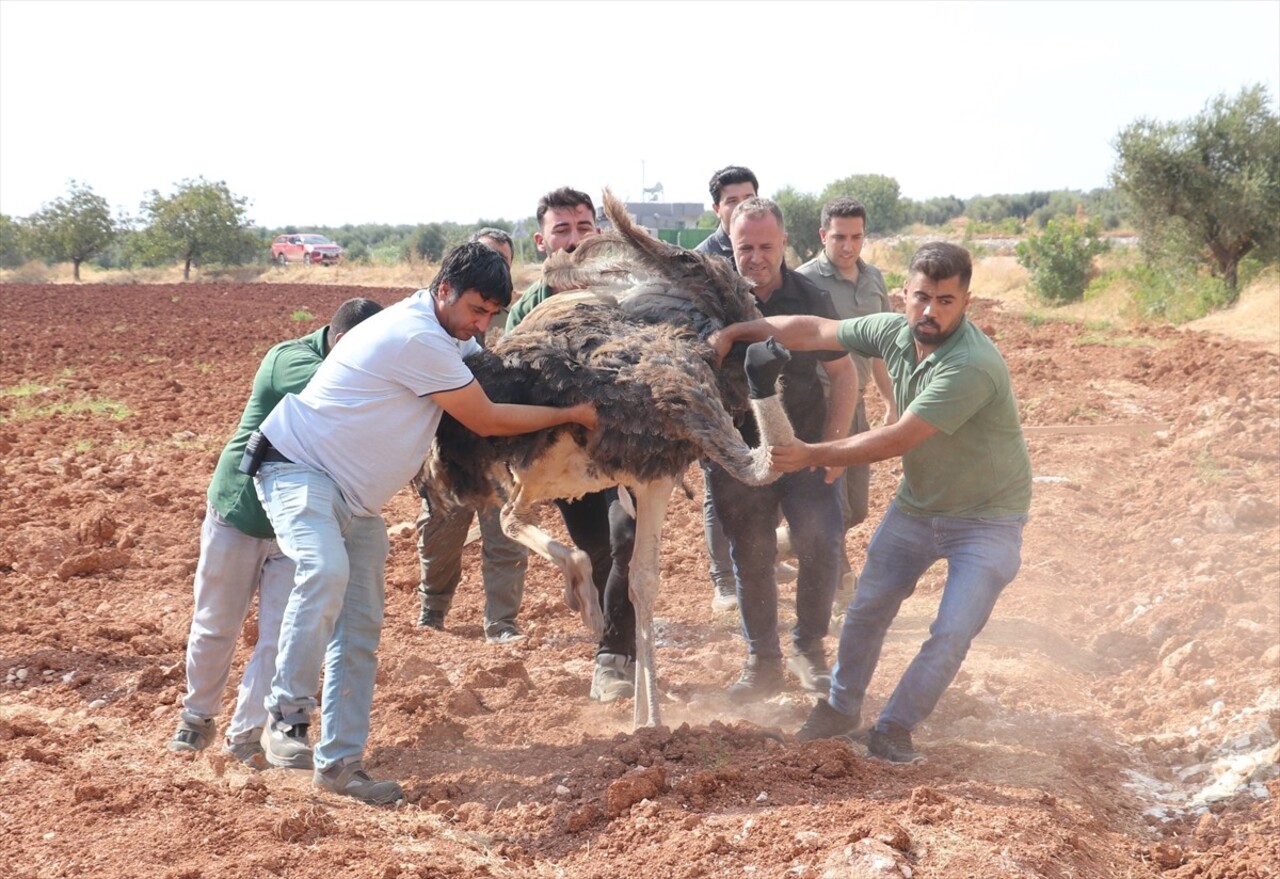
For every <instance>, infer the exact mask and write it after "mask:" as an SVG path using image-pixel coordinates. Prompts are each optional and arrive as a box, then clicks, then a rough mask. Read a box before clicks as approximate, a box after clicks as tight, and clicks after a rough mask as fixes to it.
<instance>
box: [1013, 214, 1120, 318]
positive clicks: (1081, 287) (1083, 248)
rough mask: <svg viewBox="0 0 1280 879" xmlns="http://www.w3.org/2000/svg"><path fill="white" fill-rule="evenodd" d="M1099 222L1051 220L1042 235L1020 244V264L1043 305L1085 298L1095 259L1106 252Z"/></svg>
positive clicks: (1060, 218) (1018, 251)
mask: <svg viewBox="0 0 1280 879" xmlns="http://www.w3.org/2000/svg"><path fill="white" fill-rule="evenodd" d="M1098 231H1099V230H1098V225H1097V224H1096V223H1086V224H1081V223H1079V222H1077V221H1076V220H1075V219H1074V218H1072V219H1067V218H1065V217H1057V218H1054V219H1052V220H1050V221H1049V222H1048V223H1047V224H1046V225H1045V228H1044V231H1043V232H1041V233H1040V234H1039V235H1035V236H1032V237H1030V238H1027V239H1025V240H1023V241H1020V242H1018V248H1017V253H1018V262H1019V263H1020V264H1021V265H1022V266H1024V267H1025V268H1027V269H1028V270H1029V271H1030V272H1031V289H1032V290H1033V291H1034V292H1035V293H1036V295H1037V296H1039V297H1040V299H1041V300H1042V301H1043V302H1046V303H1048V304H1050V305H1061V304H1063V303H1066V302H1076V301H1079V300H1080V299H1081V298H1083V297H1084V291H1085V288H1086V287H1087V286H1088V285H1089V274H1090V271H1091V270H1092V266H1093V258H1094V257H1095V256H1097V255H1098V254H1100V253H1103V252H1105V251H1106V250H1107V242H1106V241H1104V240H1102V239H1101V238H1099V237H1098Z"/></svg>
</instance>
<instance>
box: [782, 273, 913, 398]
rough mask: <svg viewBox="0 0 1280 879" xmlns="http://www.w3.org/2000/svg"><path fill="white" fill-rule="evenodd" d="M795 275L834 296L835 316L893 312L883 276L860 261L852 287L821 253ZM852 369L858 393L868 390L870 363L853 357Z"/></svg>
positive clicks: (863, 315)
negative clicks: (856, 279) (801, 276)
mask: <svg viewBox="0 0 1280 879" xmlns="http://www.w3.org/2000/svg"><path fill="white" fill-rule="evenodd" d="M796 271H797V272H798V273H799V274H801V275H804V276H805V277H806V278H808V279H809V280H810V281H813V283H815V284H817V285H818V286H819V287H821V288H822V289H823V290H826V291H827V293H828V294H829V295H830V296H831V302H832V304H833V305H835V307H836V314H838V315H840V316H841V317H843V318H850V317H865V316H866V315H868V314H879V313H880V312H882V311H893V306H891V305H890V304H889V292H888V290H886V289H885V286H884V276H883V275H881V274H880V270H879V269H878V268H876V267H875V266H873V265H869V264H867V263H866V262H863V260H862V258H861V257H859V258H858V282H857V283H856V284H852V283H850V282H849V280H848V279H847V278H845V276H844V275H842V274H840V271H839V269H837V268H836V267H835V265H833V264H832V262H831V260H829V259H827V253H826V251H825V250H824V251H822V252H821V253H819V254H818V255H817V256H815V257H814V258H813V259H811V260H809V261H808V262H807V263H805V264H804V265H802V266H800V268H798V269H796ZM853 365H854V367H855V368H856V369H857V370H858V393H859V394H862V393H864V392H865V391H866V390H867V384H868V383H869V382H870V380H871V361H869V360H868V359H867V358H865V357H863V356H862V355H860V354H855V355H853Z"/></svg>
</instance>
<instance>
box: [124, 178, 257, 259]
mask: <svg viewBox="0 0 1280 879" xmlns="http://www.w3.org/2000/svg"><path fill="white" fill-rule="evenodd" d="M247 204H248V199H246V198H243V197H240V196H237V195H234V194H233V193H232V192H231V190H230V189H228V188H227V184H226V183H224V182H222V181H218V182H216V183H210V182H209V181H207V180H205V179H204V178H203V177H200V178H197V179H195V180H184V181H182V182H181V183H179V184H177V189H176V191H175V192H174V193H173V194H172V195H169V196H163V195H161V194H160V193H159V192H158V191H156V190H154V189H153V190H151V192H150V193H148V195H147V198H146V199H145V200H144V201H143V202H142V220H143V229H142V231H141V233H140V234H139V236H138V238H137V240H136V242H135V247H136V250H137V253H138V255H139V256H141V257H142V259H143V260H144V261H146V262H148V263H150V264H153V265H154V264H159V263H162V262H166V261H168V260H172V259H178V260H181V261H182V263H183V267H182V277H183V280H187V279H189V278H190V277H191V266H192V264H195V263H204V262H221V263H227V264H232V265H238V264H243V263H245V262H250V261H252V260H253V259H254V258H255V256H256V254H258V253H259V252H260V250H259V244H258V241H257V240H256V236H255V235H254V234H253V233H252V232H251V231H250V229H249V228H248V226H249V221H248V220H247V219H246V218H245V209H246V206H247Z"/></svg>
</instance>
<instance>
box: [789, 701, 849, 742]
mask: <svg viewBox="0 0 1280 879" xmlns="http://www.w3.org/2000/svg"><path fill="white" fill-rule="evenodd" d="M860 720H861V717H860V715H857V714H852V715H850V714H845V713H843V712H841V711H837V710H836V709H834V708H832V707H831V703H830V702H828V701H827V700H826V699H819V700H818V704H817V705H814V706H813V711H811V712H810V713H809V719H808V720H806V721H805V722H804V726H802V727H800V729H799V730H798V731H797V732H796V741H797V742H811V741H813V740H814V739H844V740H845V741H847V742H852V741H855V740H856V739H859V738H865V736H863V735H860V734H859V732H858V723H859V722H860Z"/></svg>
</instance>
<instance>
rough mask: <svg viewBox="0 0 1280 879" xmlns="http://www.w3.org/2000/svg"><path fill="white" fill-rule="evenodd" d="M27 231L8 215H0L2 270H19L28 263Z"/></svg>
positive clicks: (0, 265) (0, 263)
mask: <svg viewBox="0 0 1280 879" xmlns="http://www.w3.org/2000/svg"><path fill="white" fill-rule="evenodd" d="M26 239H27V230H26V228H25V227H24V225H23V224H22V223H21V222H20V221H19V220H15V219H14V218H13V217H11V216H9V215H8V214H0V268H5V269H12V268H17V267H18V266H20V265H22V264H23V263H24V262H26V261H27V241H26Z"/></svg>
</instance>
